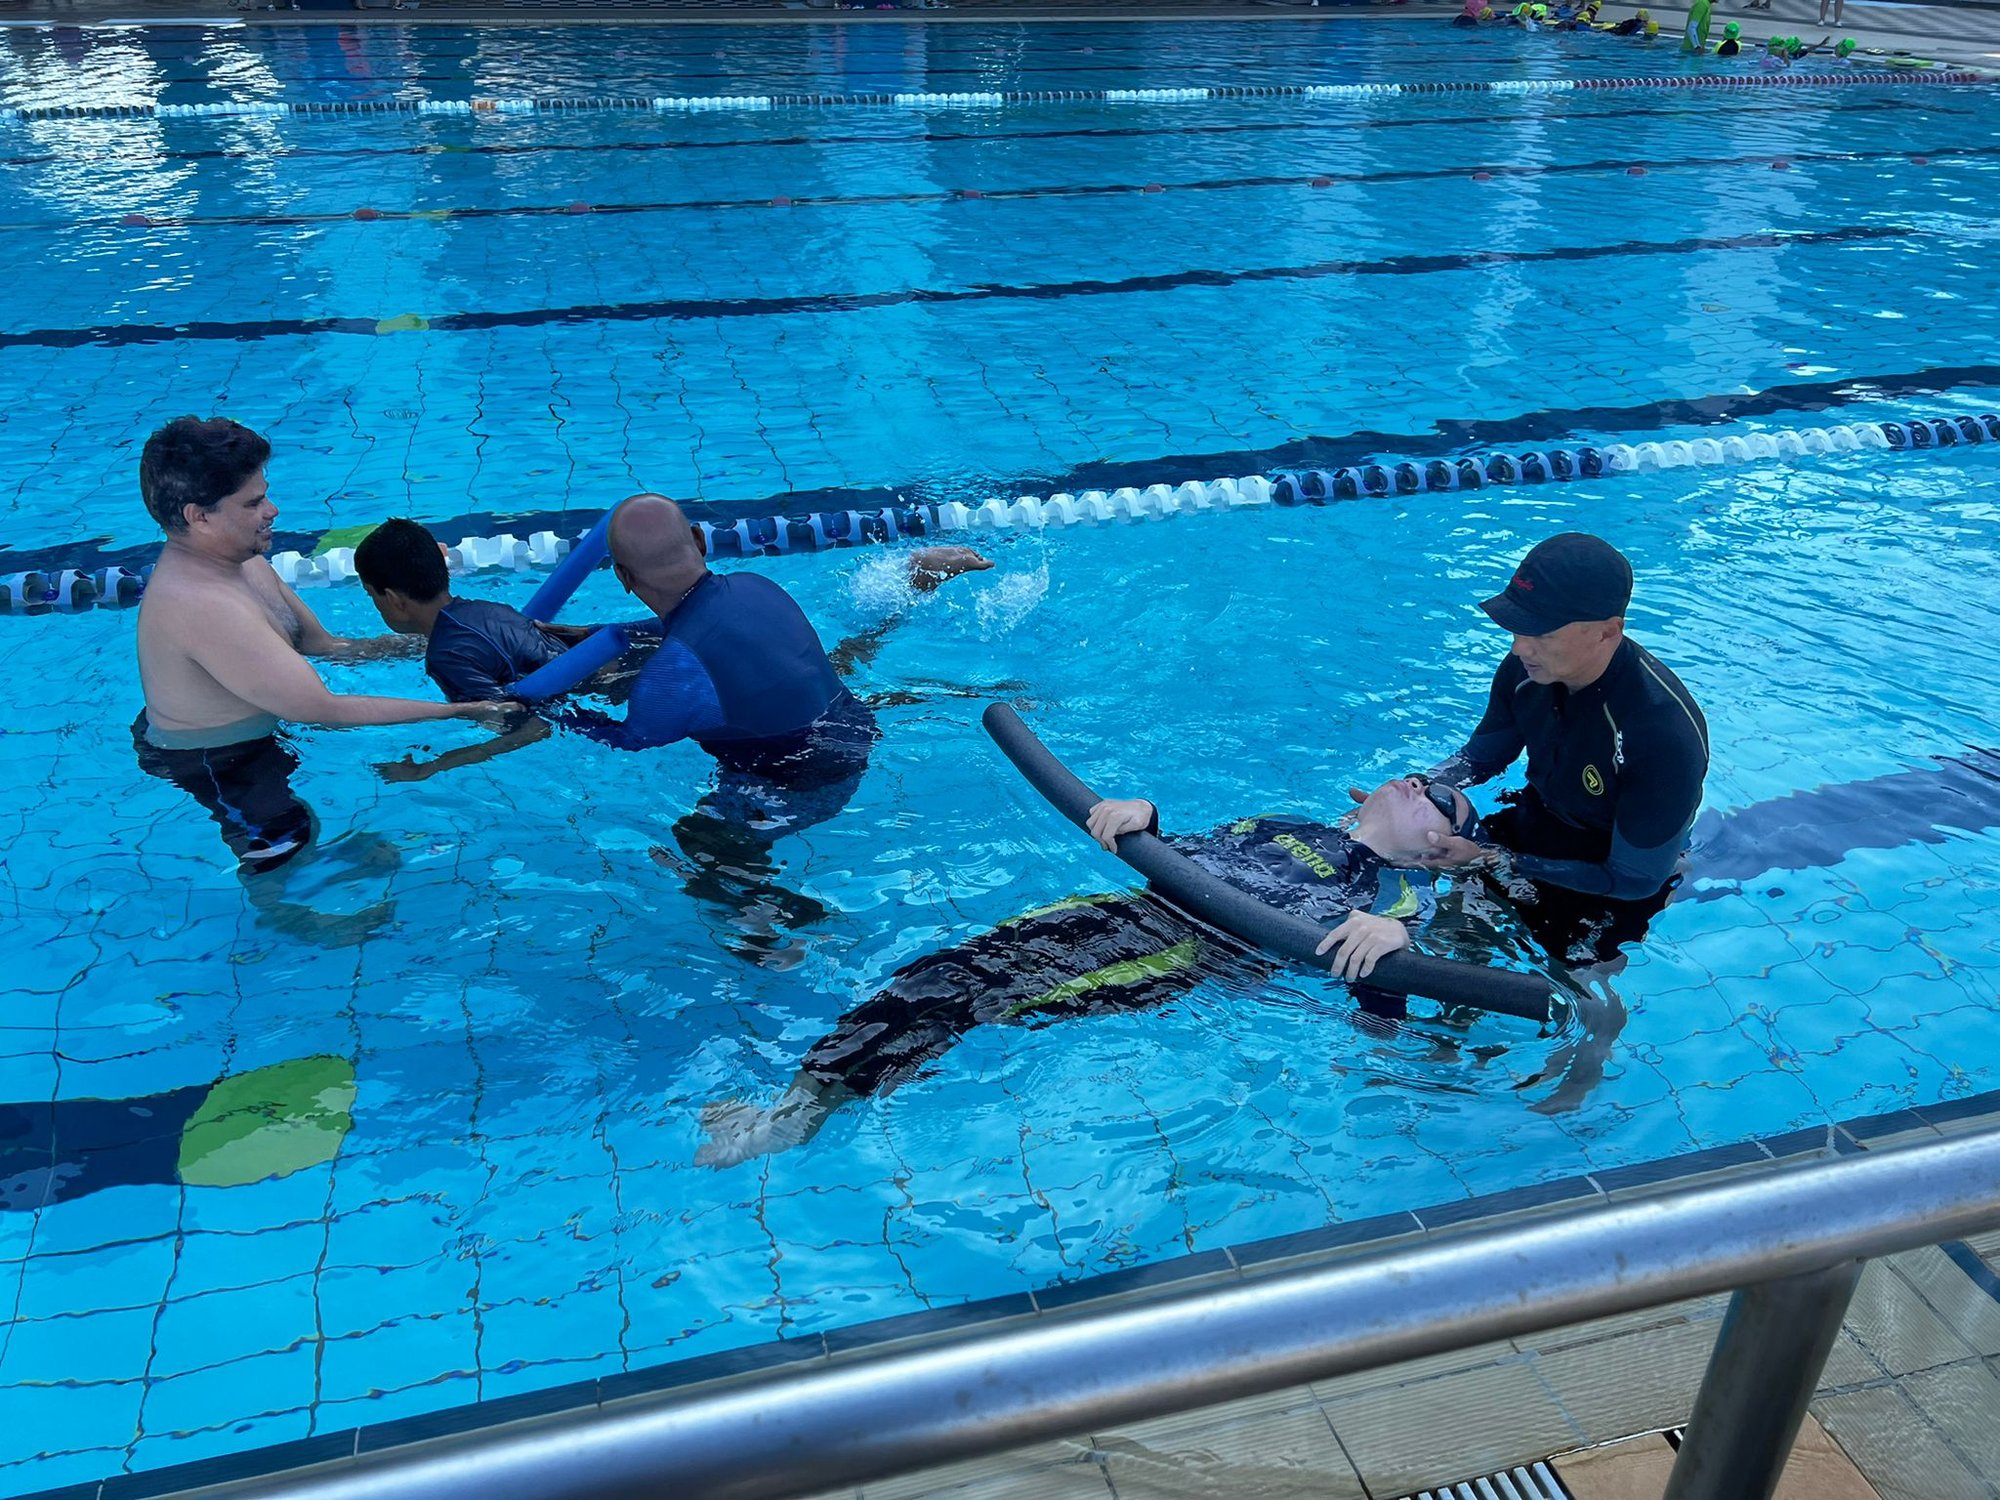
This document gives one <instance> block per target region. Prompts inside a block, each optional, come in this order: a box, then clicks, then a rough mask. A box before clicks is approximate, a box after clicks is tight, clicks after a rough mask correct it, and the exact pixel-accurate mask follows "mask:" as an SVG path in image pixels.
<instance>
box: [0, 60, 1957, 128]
mask: <svg viewBox="0 0 2000 1500" xmlns="http://www.w3.org/2000/svg"><path fill="white" fill-rule="evenodd" d="M1995 81H1996V79H1995V78H1994V77H1993V76H1992V75H1990V74H1987V73H1983V72H1980V71H1977V70H1974V69H1971V68H1945V67H1921V68H1894V69H1888V68H1883V69H1871V70H1865V71H1864V70H1860V69H1856V70H1852V71H1849V70H1845V69H1843V70H1841V71H1838V72H1836V71H1831V70H1829V71H1827V72H1823V73H1822V72H1800V71H1796V70H1793V71H1787V72H1783V73H1676V74H1664V75H1660V76H1657V77H1650V78H1442V79H1435V80H1431V81H1428V82H1420V83H1272V84H1222V85H1216V86H1208V87H1197V88H1174V87H1167V88H1148V89H997V90H972V91H967V92H963V93H885V94H672V95H662V96H656V97H648V96H645V95H619V94H612V95H590V96H585V97H564V96H553V97H549V96H532V97H521V98H501V99H365V100H337V99H219V100H216V101H214V102H213V103H208V104H46V105H28V106H25V107H9V108H6V109H0V122H8V123H33V122H36V121H42V120H148V119H152V120H178V119H259V120H262V119H276V118H285V117H293V116H314V115H474V116H478V115H533V114H576V113H604V112H607V111H610V112H619V113H633V114H692V113H702V112H707V111H712V110H743V111H751V112H758V111H764V110H772V109H864V108H875V109H1004V108H1015V107H1019V106H1021V105H1026V104H1185V103H1195V102H1201V101H1208V100H1219V99H1385V98H1396V97H1399V96H1402V95H1410V94H1566V93H1572V92H1581V91H1585V90H1589V91H1597V90H1604V89H1721V90H1727V91H1736V90H1741V89H1829V88H1867V87H1879V86H1883V85H1909V84H1980V83H1993V82H1995Z"/></svg>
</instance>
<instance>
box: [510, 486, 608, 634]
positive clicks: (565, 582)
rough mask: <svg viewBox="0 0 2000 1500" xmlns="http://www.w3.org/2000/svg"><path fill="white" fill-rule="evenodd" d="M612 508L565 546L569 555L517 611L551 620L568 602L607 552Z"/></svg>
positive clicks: (536, 617)
mask: <svg viewBox="0 0 2000 1500" xmlns="http://www.w3.org/2000/svg"><path fill="white" fill-rule="evenodd" d="M614 514H616V512H614V511H608V510H607V511H606V512H605V513H604V514H603V515H602V516H600V517H599V518H598V522H597V524H596V525H595V526H593V527H591V528H590V530H588V531H586V532H585V533H584V534H583V536H582V537H581V538H580V539H579V540H578V542H577V544H576V545H575V546H574V547H572V548H570V549H569V556H568V557H565V558H564V559H563V560H562V561H561V562H559V563H557V564H556V568H555V571H554V572H553V573H551V574H549V576H548V577H547V578H546V579H544V580H543V582H542V586H541V587H540V588H538V589H536V590H535V595H534V597H533V598H532V599H530V600H529V601H528V603H527V607H526V608H524V609H523V610H522V611H521V613H522V614H524V615H526V616H527V617H528V618H529V619H531V620H543V621H548V620H553V619H555V617H556V616H557V615H558V614H559V613H561V611H562V607H563V606H564V605H565V604H567V603H569V596H570V595H571V594H574V593H575V592H576V591H577V589H578V588H579V587H581V586H582V584H583V580H584V579H586V578H588V577H589V576H590V574H591V572H592V571H593V570H594V569H595V568H596V567H597V565H598V564H599V563H601V562H603V561H604V559H605V557H606V556H607V555H608V554H609V553H610V551H611V517H612V516H613V515H614Z"/></svg>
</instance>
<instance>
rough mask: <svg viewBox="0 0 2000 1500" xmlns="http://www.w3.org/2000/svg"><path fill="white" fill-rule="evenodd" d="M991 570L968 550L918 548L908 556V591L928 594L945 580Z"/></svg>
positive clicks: (986, 561) (987, 560) (988, 561)
mask: <svg viewBox="0 0 2000 1500" xmlns="http://www.w3.org/2000/svg"><path fill="white" fill-rule="evenodd" d="M992 566H993V561H992V559H991V558H986V557H981V556H980V555H979V554H978V553H977V552H974V551H973V550H972V549H971V548H970V547H919V548H918V549H917V550H916V551H915V552H912V553H911V554H910V587H911V588H912V589H914V590H916V591H917V592H918V593H919V594H928V593H930V592H931V591H932V590H933V589H935V588H936V587H937V586H938V585H939V584H941V583H943V582H944V581H945V580H946V579H947V578H956V577H958V575H959V574H961V573H983V572H985V571H986V570H987V569H988V568H990V567H992Z"/></svg>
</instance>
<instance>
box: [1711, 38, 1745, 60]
mask: <svg viewBox="0 0 2000 1500" xmlns="http://www.w3.org/2000/svg"><path fill="white" fill-rule="evenodd" d="M1742 50H1743V44H1742V43H1741V42H1733V41H1730V40H1729V39H1728V38H1726V37H1725V38H1724V39H1723V40H1722V41H1721V42H1720V43H1718V44H1717V45H1716V49H1715V55H1716V56H1717V57H1734V56H1735V55H1736V54H1737V53H1739V52H1741V51H1742Z"/></svg>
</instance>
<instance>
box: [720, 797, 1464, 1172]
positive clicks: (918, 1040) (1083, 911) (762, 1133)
mask: <svg viewBox="0 0 2000 1500" xmlns="http://www.w3.org/2000/svg"><path fill="white" fill-rule="evenodd" d="M1158 826H1159V813H1158V811H1157V810H1156V809H1155V808H1154V806H1153V804H1152V803H1150V802H1145V801H1140V800H1136V799H1135V800H1131V801H1120V800H1111V801H1105V802H1100V803H1098V804H1097V806H1096V807H1094V808H1092V809H1091V813H1090V822H1089V828H1090V833H1091V835H1092V837H1094V838H1096V839H1097V840H1098V841H1099V842H1100V843H1102V844H1103V845H1104V846H1105V847H1106V848H1113V847H1115V845H1116V842H1117V839H1118V837H1119V835H1121V834H1125V833H1133V832H1136V831H1138V830H1140V829H1147V830H1150V831H1157V830H1158ZM1432 835H1436V836H1438V837H1460V838H1473V839H1476V838H1478V837H1479V823H1478V819H1477V818H1476V817H1475V816H1474V814H1473V811H1472V805H1471V804H1470V803H1469V802H1467V801H1466V799H1465V796H1464V794H1462V793H1461V792H1459V791H1457V790H1456V789H1455V788H1453V787H1450V786H1448V785H1446V784H1445V783H1443V782H1434V781H1427V780H1425V779H1424V778H1423V777H1420V776H1402V777H1398V778H1396V779H1395V780H1393V781H1388V782H1384V783H1383V784H1382V785H1381V786H1379V787H1377V788H1376V789H1375V790H1374V791H1373V792H1372V793H1370V794H1369V795H1368V796H1367V798H1366V799H1364V800H1363V802H1362V804H1361V806H1360V808H1359V809H1358V810H1357V811H1356V812H1355V814H1354V815H1353V822H1352V824H1351V826H1349V827H1346V828H1342V827H1335V826H1332V825H1329V824H1325V823H1317V822H1313V821H1311V820H1310V819H1306V818H1299V817H1288V816H1282V815H1279V816H1267V817H1256V818H1245V819H1243V820H1242V821H1240V822H1236V823H1231V824H1228V825H1227V826H1225V827H1223V828H1220V829H1217V830H1216V831H1214V832H1213V833H1209V834H1204V835H1198V836H1192V837H1190V836H1177V837H1174V838H1171V839H1169V840H1168V842H1169V843H1171V844H1173V846H1174V847H1175V848H1177V849H1179V850H1180V852H1181V853H1183V854H1185V855H1187V856H1188V858H1190V859H1191V860H1193V861H1194V862H1195V863H1196V864H1197V865H1199V866H1201V867H1202V868H1203V869H1204V870H1206V871H1208V873H1209V874H1211V875H1214V876H1216V877H1217V878H1218V879H1221V880H1226V881H1228V882H1229V883H1230V884H1231V885H1234V886H1236V887H1237V888H1239V889H1240V890H1244V891H1247V892H1248V893H1250V894H1251V895H1253V896H1255V897H1257V898H1258V899H1259V900H1260V901H1263V902H1265V903H1267V904H1269V905H1271V906H1275V907H1279V908H1281V909H1283V910H1285V911H1288V912H1291V913H1293V914H1294V915H1296V916H1301V917H1306V918H1309V919H1311V920H1313V921H1317V922H1325V923H1328V924H1334V925H1333V930H1332V932H1331V933H1330V934H1329V935H1328V937H1327V941H1326V942H1325V943H1324V944H1323V945H1322V946H1321V948H1320V951H1321V952H1322V953H1329V952H1331V953H1333V954H1334V955H1335V956H1334V961H1333V972H1334V974H1335V975H1336V976H1338V977H1339V978H1342V979H1346V980H1350V981H1360V980H1365V979H1367V977H1368V976H1369V975H1370V974H1372V973H1373V972H1374V969H1375V965H1376V963H1377V961H1378V960H1380V959H1381V958H1382V957H1383V956H1384V955H1385V954H1389V953H1394V952H1396V951H1398V950H1399V949H1402V948H1406V947H1408V946H1409V943H1410V933H1411V930H1412V929H1413V928H1416V927H1419V926H1421V925H1422V924H1423V923H1424V922H1425V921H1426V920H1428V918H1429V917H1430V914H1431V912H1432V911H1433V909H1434V907H1435V904H1436V903H1435V898H1434V895H1433V892H1432V887H1431V878H1432V877H1431V875H1430V874H1429V873H1428V872H1427V871H1426V870H1425V869H1424V868H1423V867H1422V866H1423V861H1424V859H1425V855H1426V852H1427V850H1428V849H1429V848H1430V844H1429V839H1430V837H1431V836H1432ZM1232 960H1233V961H1236V962H1240V961H1241V950H1240V949H1235V948H1232V947H1227V946H1223V945H1219V944H1218V942H1217V939H1216V938H1215V935H1214V934H1213V933H1212V932H1211V931H1210V930H1209V929H1206V928H1203V927H1199V926H1197V925H1196V924H1195V923H1194V922H1192V921H1190V920H1189V919H1188V918H1187V917H1185V916H1183V915H1182V914H1181V913H1180V912H1179V911H1178V910H1177V909H1175V908H1174V907H1173V906H1171V905H1169V904H1168V903H1167V902H1166V901H1164V900H1162V899H1161V898H1159V897H1158V896H1155V895H1153V894H1151V893H1150V892H1140V893H1126V894H1105V895H1097V896H1075V897H1071V898H1070V899H1068V900H1065V901H1059V902H1057V903H1056V904H1055V905H1053V906H1047V907H1043V908H1041V909H1040V910H1038V911H1032V912H1028V913H1026V914H1025V915H1023V916H1019V917H1015V918H1013V919H1012V920H1010V921H1007V922H1003V923H1001V924H1000V926H998V927H997V928H995V929H993V930H992V931H991V932H986V933H981V934H980V935H978V936H977V937H973V938H970V939H968V940H967V941H965V942H963V943H958V944H955V945H953V946H952V947H950V948H946V949H944V950H942V951H941V952H938V953H932V954H927V955H925V956H924V957H922V958H918V959H916V960H914V961H913V962H911V963H908V964H905V965H904V966H903V967H902V968H900V969H898V970H897V971H896V973H895V974H894V975H893V976H892V977H891V978H890V980H889V982H888V984H887V985H886V986H885V987H884V988H883V989H882V991H881V992H880V993H878V994H877V995H875V996H874V997H873V998H871V999H869V1000H866V1001H864V1002H863V1003H862V1004H860V1005H858V1006H856V1007H855V1008H854V1009H853V1010H851V1011H849V1012H848V1013H847V1014H846V1015H844V1016H842V1017H841V1018H840V1020H839V1021H838V1023H836V1025H835V1026H834V1029H833V1030H832V1031H831V1032H830V1033H829V1034H828V1035H826V1036H825V1037H823V1038H821V1039H820V1040H819V1041H818V1042H816V1043H814V1044H813V1046H812V1047H811V1048H810V1049H809V1050H808V1051H807V1053H806V1055H805V1058H804V1060H803V1061H801V1063H800V1064H799V1071H798V1074H797V1076H796V1077H795V1078H794V1079H793V1080H792V1083H791V1085H790V1087H789V1088H787V1089H786V1091H785V1093H784V1095H783V1096H782V1097H781V1098H780V1099H779V1100H778V1102H777V1104H776V1105H775V1106H774V1107H772V1108H770V1109H759V1108H756V1107H755V1106H752V1105H750V1104H747V1103H745V1102H743V1101H741V1100H734V1099H732V1100H724V1101H722V1102H720V1103H717V1104H712V1105H710V1106H709V1107H708V1108H707V1109H706V1110H704V1111H703V1112H702V1123H703V1125H704V1126H705V1127H706V1128H707V1130H708V1132H709V1135H710V1139H709V1141H708V1142H707V1144H705V1145H704V1146H702V1147H701V1149H700V1151H699V1153H698V1154H697V1156H696V1158H695V1159H696V1160H697V1161H698V1162H701V1163H703V1164H705V1165H708V1166H718V1167H720V1166H730V1165H733V1164H735V1163H737V1162H741V1161H745V1160H748V1159H749V1158H750V1157H752V1156H757V1155H762V1154H764V1153H766V1152H771V1151H782V1150H786V1149H788V1148H789V1147H792V1146H796V1145H800V1144H801V1143H803V1142H804V1141H806V1140H808V1139H810V1138H811V1136H812V1135H813V1134H814V1132H816V1131H817V1130H818V1129H819V1127H820V1125H821V1123H822V1122H823V1121H824V1120H825V1119H826V1117H827V1115H828V1114H829V1113H830V1112H831V1111H832V1110H833V1109H834V1108H835V1107H836V1106H838V1105H840V1104H842V1103H844V1102H846V1101H848V1100H851V1099H859V1098H866V1097H867V1096H869V1095H871V1094H878V1093H886V1092H887V1091H888V1090H890V1089H892V1088H894V1087H895V1086H896V1085H897V1084H899V1083H901V1082H903V1081H904V1080H905V1079H907V1078H908V1077H910V1076H911V1075H912V1074H913V1073H915V1072H916V1071H917V1070H919V1069H920V1068H922V1067H923V1066H924V1065H925V1064H927V1063H929V1062H931V1061H932V1060H934V1059H935V1058H937V1057H939V1056H941V1055H942V1054H943V1053H944V1052H946V1051H947V1050H948V1049H949V1048H950V1047H951V1046H952V1045H953V1044H954V1043H955V1042H956V1041H957V1040H958V1039H959V1037H961V1036H963V1035H964V1034H965V1033H966V1032H967V1031H969V1030H971V1029H972V1028H973V1027H974V1026H980V1025H985V1024H988V1023H990V1022H1006V1021H1027V1022H1034V1021H1042V1020H1056V1019H1060V1018H1062V1017H1066V1016H1077V1015H1098V1014H1103V1013H1106V1012H1109V1011H1117V1010H1131V1009H1136V1008H1139V1007H1142V1006H1147V1005H1153V1004H1157V1003H1159V1002H1160V1001H1163V1000H1166V999H1169V998H1171V997H1172V996H1174V995H1178V994H1181V993H1184V992H1186V991H1187V990H1189V989H1192V988H1193V987H1194V986H1195V984H1196V983H1198V982H1199V981H1200V979H1201V978H1202V977H1203V975H1204V974H1205V973H1209V972H1212V971H1213V969H1214V968H1215V967H1216V966H1217V965H1218V962H1221V961H1232Z"/></svg>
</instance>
